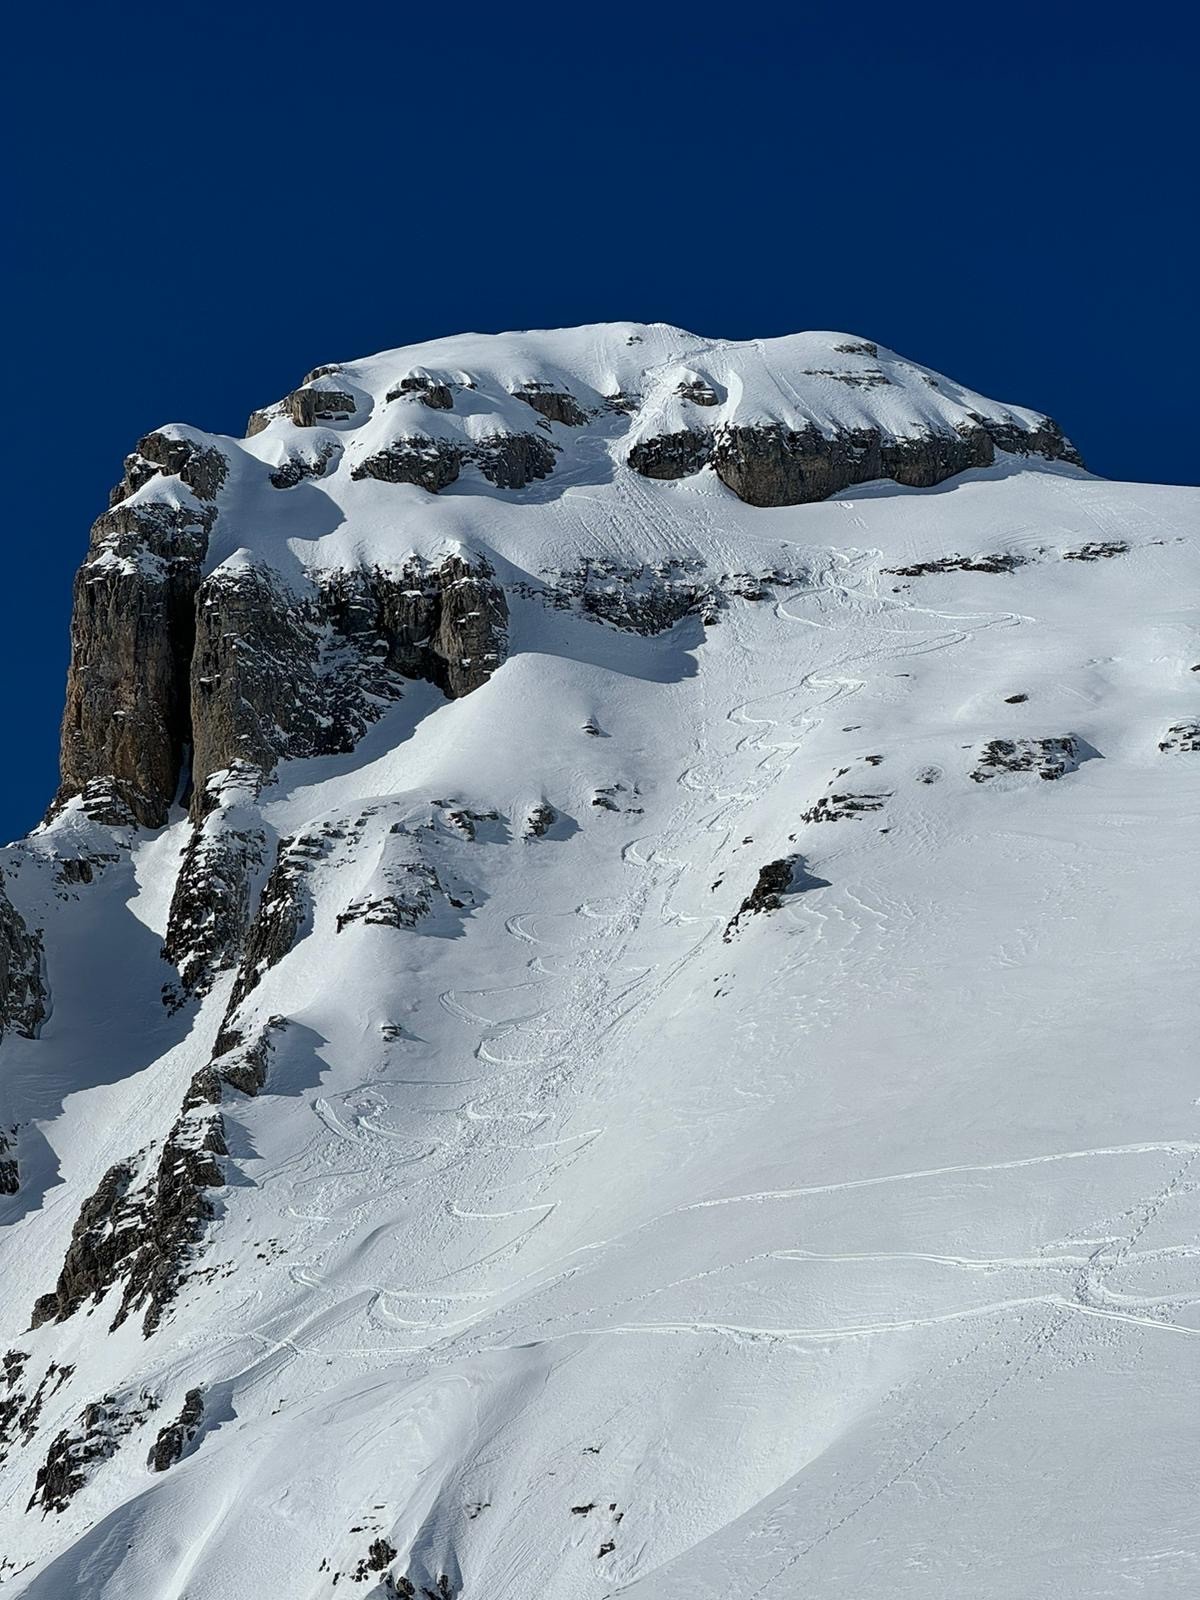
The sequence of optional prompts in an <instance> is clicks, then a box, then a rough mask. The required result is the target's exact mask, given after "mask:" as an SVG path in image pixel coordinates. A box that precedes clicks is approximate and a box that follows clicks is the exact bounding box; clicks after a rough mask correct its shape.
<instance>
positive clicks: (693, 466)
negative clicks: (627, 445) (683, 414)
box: [629, 429, 713, 479]
mask: <svg viewBox="0 0 1200 1600" xmlns="http://www.w3.org/2000/svg"><path fill="white" fill-rule="evenodd" d="M712 450H713V436H712V434H711V433H706V432H704V431H702V430H700V429H685V430H684V431H683V432H681V433H666V434H663V435H661V436H660V437H659V438H657V439H644V440H642V441H641V442H640V443H638V444H635V445H634V447H633V449H632V450H630V452H629V465H630V466H631V467H632V468H633V470H634V471H635V472H640V473H641V475H642V477H643V478H668V479H670V478H690V477H691V476H692V474H693V473H696V472H699V471H700V469H701V468H702V467H706V466H707V465H708V463H709V462H710V461H711V460H712Z"/></svg>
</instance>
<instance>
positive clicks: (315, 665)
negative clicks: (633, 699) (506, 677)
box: [191, 556, 508, 818]
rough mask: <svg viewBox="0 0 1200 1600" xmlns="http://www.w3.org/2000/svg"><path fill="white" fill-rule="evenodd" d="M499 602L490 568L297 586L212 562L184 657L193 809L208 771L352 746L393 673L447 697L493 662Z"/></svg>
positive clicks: (390, 686) (359, 573)
mask: <svg viewBox="0 0 1200 1600" xmlns="http://www.w3.org/2000/svg"><path fill="white" fill-rule="evenodd" d="M507 621H508V607H507V603H506V601H505V598H504V592H503V590H502V589H501V587H500V585H499V584H498V583H497V582H496V581H495V576H494V574H493V572H492V570H491V568H490V567H488V566H487V565H486V563H484V562H482V561H478V560H477V561H474V562H471V561H468V560H465V559H464V558H462V557H459V556H453V557H450V558H448V559H447V560H446V561H444V562H443V563H442V564H441V565H440V566H438V567H436V568H427V567H424V566H421V565H419V564H411V563H410V564H409V565H407V566H406V567H404V568H402V569H400V570H399V571H392V572H387V571H384V570H382V569H380V568H358V569H355V570H353V571H336V572H331V573H329V574H327V575H325V576H324V577H323V578H321V579H320V580H319V581H318V583H317V584H316V585H315V586H314V587H313V588H312V589H311V590H310V591H308V592H305V593H300V594H297V593H294V592H292V591H289V590H288V589H286V588H285V587H284V586H283V585H282V584H281V582H280V581H279V580H278V578H277V577H276V576H275V575H274V574H273V573H271V572H269V571H268V570H267V569H264V568H258V567H251V566H247V567H239V568H235V569H225V568H220V569H218V570H217V571H216V572H215V573H213V574H212V576H211V577H210V578H208V579H206V580H205V582H204V584H203V586H202V587H201V589H200V592H199V595H198V603H197V621H196V642H195V649H194V654H193V659H192V700H191V723H192V731H193V755H192V762H193V767H192V771H193V783H194V788H193V800H192V811H193V816H194V817H197V818H198V817H199V816H200V815H201V814H202V812H203V810H204V806H205V805H206V804H207V802H206V801H205V799H204V796H205V794H206V792H207V787H208V784H209V781H210V779H211V778H212V777H213V775H214V774H216V773H219V772H222V771H223V770H225V769H227V768H233V769H235V770H236V769H237V768H238V767H239V766H240V768H241V769H242V770H246V769H254V770H256V771H258V772H259V773H262V774H266V773H269V772H270V771H271V770H272V769H273V768H274V765H275V763H276V761H278V760H279V759H281V758H282V757H284V756H292V757H295V756H314V755H328V754H334V753H338V752H345V751H348V750H351V749H353V748H354V745H355V743H356V742H357V740H358V739H359V738H360V737H361V736H362V734H363V732H364V731H365V729H366V728H367V727H368V726H369V725H370V724H371V723H372V722H373V721H374V720H375V719H376V718H377V717H378V716H379V715H380V713H381V711H382V710H383V707H384V705H385V704H386V703H387V701H389V700H394V699H395V698H396V697H397V696H398V695H399V694H400V693H401V692H402V681H403V679H405V678H417V679H424V680H426V681H427V682H430V683H434V684H436V685H437V686H438V687H439V688H440V689H441V690H442V691H443V692H444V693H445V694H447V695H448V696H450V697H451V698H458V697H460V696H461V695H464V694H469V693H470V692H471V691H472V690H474V689H477V688H479V687H480V685H481V684H483V683H485V682H486V681H487V679H488V678H489V677H490V676H491V674H492V672H493V671H494V670H495V669H496V667H497V666H499V664H500V663H501V661H503V659H504V655H505V651H506V648H507Z"/></svg>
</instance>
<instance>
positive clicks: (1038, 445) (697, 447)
mask: <svg viewBox="0 0 1200 1600" xmlns="http://www.w3.org/2000/svg"><path fill="white" fill-rule="evenodd" d="M689 398H693V399H694V396H693V395H689ZM704 403H706V404H712V403H714V402H712V401H705V402H704ZM997 446H998V447H1000V448H1002V449H1005V450H1010V451H1013V452H1017V453H1020V454H1023V455H1042V456H1045V457H1047V458H1048V459H1051V460H1065V461H1070V462H1072V463H1073V464H1074V465H1081V463H1080V460H1079V456H1078V454H1077V452H1076V451H1075V449H1074V447H1073V446H1072V445H1071V444H1070V442H1069V441H1068V440H1067V439H1066V438H1065V437H1064V436H1063V434H1062V430H1061V429H1060V428H1059V427H1058V425H1057V424H1056V423H1054V422H1052V421H1051V420H1050V419H1046V421H1045V424H1044V426H1043V427H1041V428H1040V429H1037V430H1035V431H1033V432H1026V431H1024V430H1021V429H1019V428H1017V427H1015V426H1013V427H1007V426H1004V425H1001V424H996V423H989V424H987V425H986V426H985V425H984V424H983V423H982V421H981V422H980V423H978V424H969V425H965V426H964V427H963V428H961V429H956V430H949V431H946V432H941V431H933V430H930V431H928V432H926V433H922V434H917V435H915V436H913V437H911V438H905V439H888V438H886V437H885V436H884V435H883V434H882V433H881V432H880V431H879V430H878V429H873V428H856V429H848V430H843V431H840V432H835V433H826V432H824V431H823V430H821V429H819V428H815V427H811V428H805V429H791V428H786V427H784V426H783V425H781V424H772V423H759V424H755V425H746V426H738V425H734V426H724V427H721V428H717V429H715V430H713V431H711V432H706V431H704V430H701V429H695V428H693V429H686V430H683V431H681V432H677V433H668V434H663V435H661V436H659V437H656V438H650V439H644V440H641V441H639V442H638V443H637V444H636V445H634V446H633V448H632V449H631V450H630V452H629V465H630V466H631V467H632V468H633V469H634V471H635V472H640V473H641V474H642V476H643V477H647V478H684V477H689V476H691V474H692V473H695V472H699V471H700V470H701V468H703V467H706V466H712V467H713V468H714V469H715V471H716V473H717V476H718V477H719V478H720V479H721V481H722V483H724V484H725V486H726V487H727V488H728V489H731V490H732V491H733V493H734V494H736V495H737V497H738V499H739V500H744V501H745V502H746V504H747V505H752V506H794V505H804V504H807V503H810V502H812V501H816V500H826V499H828V497H829V496H830V495H831V494H836V493H837V491H838V490H839V489H845V488H849V487H850V486H851V485H853V484H857V483H868V482H870V481H871V480H872V479H875V478H891V479H892V480H893V481H894V482H896V483H901V484H904V485H906V486H908V487H910V488H914V489H927V488H932V487H934V486H935V485H936V484H939V483H943V482H945V480H946V479H947V478H951V477H954V476H955V475H956V474H957V473H960V472H966V471H967V470H968V469H969V468H971V467H987V466H990V465H991V464H992V462H993V461H994V460H995V454H996V447H997Z"/></svg>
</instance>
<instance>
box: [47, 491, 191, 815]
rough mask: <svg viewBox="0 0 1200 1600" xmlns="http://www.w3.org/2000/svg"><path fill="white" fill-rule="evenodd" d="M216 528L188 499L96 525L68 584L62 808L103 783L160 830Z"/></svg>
mask: <svg viewBox="0 0 1200 1600" xmlns="http://www.w3.org/2000/svg"><path fill="white" fill-rule="evenodd" d="M206 481H207V480H206ZM213 517H214V508H213V507H212V506H211V505H207V506H206V505H205V504H204V503H203V502H201V501H200V500H199V499H198V498H197V497H196V496H195V495H194V494H186V493H185V494H182V495H180V496H179V497H178V500H177V502H176V503H170V502H167V501H152V502H149V503H147V504H139V503H137V502H136V501H135V502H134V503H132V504H128V503H121V504H118V505H116V506H115V507H114V508H113V509H111V510H110V511H108V512H106V513H105V514H104V515H103V516H101V517H100V518H99V519H98V520H97V521H96V523H95V526H94V527H93V529H92V544H91V550H90V553H89V555H88V559H87V560H86V561H85V562H84V564H83V566H82V567H81V568H80V570H79V573H78V575H77V577H76V579H75V590H74V605H73V610H72V617H71V665H70V669H69V673H68V677H67V698H66V709H65V712H64V714H63V725H62V740H61V752H60V769H61V774H62V784H61V787H60V789H59V794H58V800H59V802H60V803H61V802H62V801H65V800H68V799H70V798H71V797H72V796H73V795H76V794H80V793H82V792H83V791H84V790H85V789H86V788H87V787H88V786H89V784H92V783H93V782H95V781H96V780H101V781H109V780H110V786H111V789H112V793H113V796H114V800H115V801H116V803H117V807H118V809H122V808H124V809H127V810H128V812H129V813H130V815H131V816H132V818H133V819H134V820H135V821H136V822H138V823H141V824H142V825H143V826H145V827H151V828H154V827H159V826H161V825H162V823H163V822H165V821H166V816H167V810H168V808H169V806H170V804H171V802H172V800H173V798H174V796H175V794H176V793H177V791H178V788H179V783H180V773H181V768H182V765H183V755H184V749H185V746H186V744H187V742H188V733H189V729H188V673H189V664H190V660H191V653H192V640H193V634H194V620H193V616H194V603H195V595H196V590H197V588H198V586H199V583H200V571H201V565H202V563H203V561H204V557H205V555H206V553H207V549H208V535H209V530H210V528H211V526H212V522H213ZM114 820H115V819H114Z"/></svg>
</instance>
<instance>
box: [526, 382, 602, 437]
mask: <svg viewBox="0 0 1200 1600" xmlns="http://www.w3.org/2000/svg"><path fill="white" fill-rule="evenodd" d="M513 395H514V397H515V398H516V399H518V400H524V402H525V404H526V405H527V406H532V407H533V409H534V410H535V411H536V412H537V413H538V415H539V416H542V417H545V418H546V420H547V421H548V422H558V423H561V424H562V426H563V427H565V428H581V427H583V425H584V424H585V423H586V422H587V412H586V411H585V410H584V409H583V407H582V406H581V405H580V404H579V401H578V400H576V398H575V396H574V395H573V394H569V393H568V392H567V390H565V389H556V388H555V387H554V386H553V384H549V383H537V382H530V383H526V384H523V385H522V386H521V387H520V388H519V389H514V390H513Z"/></svg>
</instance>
